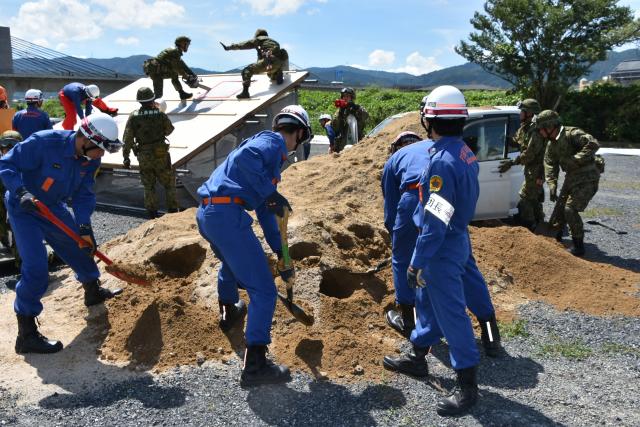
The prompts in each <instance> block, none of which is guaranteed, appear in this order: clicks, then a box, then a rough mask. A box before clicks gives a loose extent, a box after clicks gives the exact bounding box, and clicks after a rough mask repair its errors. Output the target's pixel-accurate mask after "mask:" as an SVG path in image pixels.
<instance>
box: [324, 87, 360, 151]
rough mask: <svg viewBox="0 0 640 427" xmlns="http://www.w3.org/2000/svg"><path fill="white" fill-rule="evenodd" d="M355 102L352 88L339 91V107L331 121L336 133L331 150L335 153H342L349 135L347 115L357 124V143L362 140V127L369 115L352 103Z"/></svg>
mask: <svg viewBox="0 0 640 427" xmlns="http://www.w3.org/2000/svg"><path fill="white" fill-rule="evenodd" d="M355 100H356V91H355V90H353V88H350V87H345V88H343V89H342V90H341V91H340V99H339V100H337V101H336V106H338V105H340V106H339V108H338V111H336V113H335V115H334V116H333V120H332V121H331V124H332V126H333V129H334V130H335V132H336V139H335V144H334V149H333V151H334V152H336V153H339V152H340V151H342V150H343V149H344V147H345V145H347V141H348V135H349V123H348V121H347V117H348V116H349V115H353V116H354V117H355V118H356V121H357V122H358V135H357V138H358V141H360V140H361V139H362V138H364V127H365V125H366V124H367V119H368V118H369V113H368V112H367V110H366V109H365V108H364V107H363V106H361V105H358V104H356V103H355V102H354V101H355ZM340 101H343V102H340ZM343 105H344V106H343Z"/></svg>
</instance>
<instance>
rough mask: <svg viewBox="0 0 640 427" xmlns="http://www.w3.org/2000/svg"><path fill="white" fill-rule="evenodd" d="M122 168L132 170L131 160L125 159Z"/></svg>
mask: <svg viewBox="0 0 640 427" xmlns="http://www.w3.org/2000/svg"><path fill="white" fill-rule="evenodd" d="M122 167H123V168H125V169H131V160H129V159H124V160H123V161H122Z"/></svg>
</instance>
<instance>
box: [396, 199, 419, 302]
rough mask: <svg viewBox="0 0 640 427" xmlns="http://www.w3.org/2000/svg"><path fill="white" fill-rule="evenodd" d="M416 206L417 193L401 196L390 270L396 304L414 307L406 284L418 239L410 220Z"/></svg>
mask: <svg viewBox="0 0 640 427" xmlns="http://www.w3.org/2000/svg"><path fill="white" fill-rule="evenodd" d="M417 205H418V192H417V191H406V192H404V193H403V194H402V196H401V197H400V202H399V203H398V210H397V213H396V220H395V224H394V225H393V232H392V234H391V257H392V258H391V269H392V271H393V286H394V288H395V290H396V302H397V303H398V304H406V305H414V303H415V298H416V295H415V291H414V290H413V289H411V288H410V287H409V285H408V283H407V269H408V268H409V264H410V263H411V256H412V255H413V250H414V248H415V247H416V240H417V239H418V228H417V227H416V225H415V224H414V223H413V218H412V217H413V212H414V211H415V209H416V206H417Z"/></svg>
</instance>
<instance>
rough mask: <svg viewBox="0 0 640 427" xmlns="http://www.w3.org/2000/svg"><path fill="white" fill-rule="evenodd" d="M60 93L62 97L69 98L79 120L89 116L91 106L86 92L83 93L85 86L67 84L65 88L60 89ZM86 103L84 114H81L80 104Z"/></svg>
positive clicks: (74, 83) (75, 83)
mask: <svg viewBox="0 0 640 427" xmlns="http://www.w3.org/2000/svg"><path fill="white" fill-rule="evenodd" d="M62 93H64V96H66V97H67V98H69V99H70V100H71V102H73V105H75V107H76V113H78V116H79V117H80V118H81V119H84V117H85V116H88V115H89V114H91V110H92V104H91V102H92V101H91V99H89V97H88V96H87V92H86V91H85V85H83V84H82V83H77V82H73V83H69V84H68V85H66V86H65V87H63V88H62ZM83 101H86V103H85V107H84V108H85V109H84V113H83V112H82V102H83Z"/></svg>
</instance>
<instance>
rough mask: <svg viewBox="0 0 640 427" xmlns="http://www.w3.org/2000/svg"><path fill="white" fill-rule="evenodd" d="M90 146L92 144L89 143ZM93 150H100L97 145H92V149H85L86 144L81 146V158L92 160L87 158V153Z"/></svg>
mask: <svg viewBox="0 0 640 427" xmlns="http://www.w3.org/2000/svg"><path fill="white" fill-rule="evenodd" d="M91 144H93V143H91ZM95 149H100V147H98V146H97V145H95V144H94V145H93V147H89V148H87V145H86V144H84V145H83V146H82V157H84V158H85V159H87V160H93V159H92V158H91V157H89V156H87V153H88V152H89V151H91V150H95Z"/></svg>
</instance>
